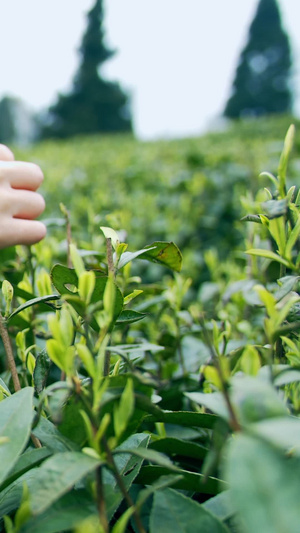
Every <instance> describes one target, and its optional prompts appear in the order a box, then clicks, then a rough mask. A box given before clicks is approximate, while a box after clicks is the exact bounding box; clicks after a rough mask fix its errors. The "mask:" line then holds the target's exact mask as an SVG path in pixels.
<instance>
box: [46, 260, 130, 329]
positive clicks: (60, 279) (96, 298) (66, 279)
mask: <svg viewBox="0 0 300 533" xmlns="http://www.w3.org/2000/svg"><path fill="white" fill-rule="evenodd" d="M51 279H52V283H53V285H54V287H55V288H56V289H57V290H58V292H59V293H60V294H61V295H63V296H64V295H69V296H73V297H74V293H73V292H72V291H71V290H69V288H68V285H69V286H70V285H71V286H75V287H76V288H78V276H77V274H76V272H75V270H74V269H72V268H68V267H65V266H64V265H55V266H54V267H53V268H52V271H51ZM107 281H108V277H107V276H101V277H96V280H95V288H94V291H93V294H92V296H91V304H93V303H94V304H96V303H98V302H101V301H103V297H104V292H105V287H106V283H107ZM69 302H70V304H71V305H72V306H73V307H74V309H75V310H76V311H77V313H78V314H79V315H80V316H84V315H85V305H84V302H80V300H79V299H78V298H76V299H75V298H73V299H70V300H69ZM122 309H123V296H122V293H121V291H120V289H119V288H118V287H117V286H116V293H115V305H114V320H117V318H118V317H119V315H120V313H121V311H122ZM91 326H92V327H93V328H94V329H95V330H96V331H98V330H99V326H98V324H97V322H96V320H95V319H92V321H91Z"/></svg>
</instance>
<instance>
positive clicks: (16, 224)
mask: <svg viewBox="0 0 300 533" xmlns="http://www.w3.org/2000/svg"><path fill="white" fill-rule="evenodd" d="M1 229H3V233H2V237H1V238H0V248H6V247H7V246H15V245H17V244H25V245H29V244H35V243H37V242H39V241H41V240H42V239H43V238H44V237H45V235H46V231H47V230H46V226H45V225H44V224H43V223H42V222H40V221H39V220H20V219H18V218H13V219H10V220H8V219H7V223H6V224H4V227H3V226H2V228H1Z"/></svg>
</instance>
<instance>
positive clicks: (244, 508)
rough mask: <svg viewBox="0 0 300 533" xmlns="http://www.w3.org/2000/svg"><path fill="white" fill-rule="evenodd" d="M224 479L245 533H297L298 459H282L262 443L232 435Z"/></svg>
mask: <svg viewBox="0 0 300 533" xmlns="http://www.w3.org/2000/svg"><path fill="white" fill-rule="evenodd" d="M225 477H226V479H227V481H228V482H229V484H230V491H231V494H232V501H233V502H234V505H235V507H236V509H237V512H238V514H239V518H240V519H241V526H242V530H243V531H245V533H258V532H263V533H283V532H287V531H291V532H292V531H295V532H296V531H298V529H299V521H300V509H299V478H300V460H299V458H298V457H297V458H293V457H285V456H284V455H283V454H282V453H280V452H279V451H278V450H276V449H274V448H273V447H272V446H270V445H269V444H267V443H265V442H263V441H260V440H256V439H254V438H251V437H248V436H245V435H242V434H239V435H235V438H234V439H232V441H231V442H230V446H229V451H228V457H227V461H226V468H225Z"/></svg>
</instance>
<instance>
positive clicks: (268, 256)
mask: <svg viewBox="0 0 300 533" xmlns="http://www.w3.org/2000/svg"><path fill="white" fill-rule="evenodd" d="M245 253H246V254H249V255H258V256H259V257H265V258H266V259H271V260H272V261H277V263H282V264H283V265H285V266H286V267H288V268H293V265H292V264H291V263H290V261H287V260H286V259H284V258H283V257H280V255H278V254H275V253H274V252H271V251H270V250H262V249H260V248H253V249H251V250H246V252H245Z"/></svg>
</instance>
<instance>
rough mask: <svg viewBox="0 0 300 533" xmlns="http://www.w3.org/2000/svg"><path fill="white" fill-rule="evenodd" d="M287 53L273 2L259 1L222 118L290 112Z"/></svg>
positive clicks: (277, 13) (289, 71)
mask: <svg viewBox="0 0 300 533" xmlns="http://www.w3.org/2000/svg"><path fill="white" fill-rule="evenodd" d="M291 68H292V59H291V50H290V43H289V39H288V36H287V34H286V33H285V31H284V29H283V28H282V24H281V16H280V11H279V7H278V5H277V2H276V0H260V1H259V3H258V7H257V11H256V14H255V16H254V18H253V21H252V23H251V26H250V30H249V36H248V42H247V44H246V46H245V48H244V50H243V51H242V53H241V56H240V59H239V64H238V67H237V70H236V75H235V79H234V82H233V87H232V94H231V96H230V98H229V100H228V102H227V104H226V107H225V110H224V116H226V117H229V118H239V117H243V116H260V115H268V114H276V113H284V112H288V111H291V109H292V93H291V86H290V81H291Z"/></svg>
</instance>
